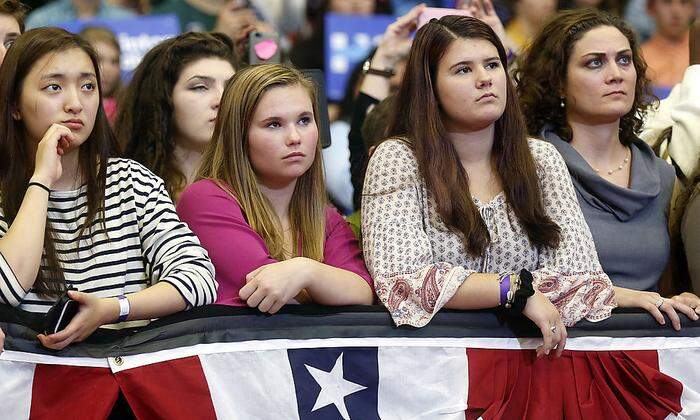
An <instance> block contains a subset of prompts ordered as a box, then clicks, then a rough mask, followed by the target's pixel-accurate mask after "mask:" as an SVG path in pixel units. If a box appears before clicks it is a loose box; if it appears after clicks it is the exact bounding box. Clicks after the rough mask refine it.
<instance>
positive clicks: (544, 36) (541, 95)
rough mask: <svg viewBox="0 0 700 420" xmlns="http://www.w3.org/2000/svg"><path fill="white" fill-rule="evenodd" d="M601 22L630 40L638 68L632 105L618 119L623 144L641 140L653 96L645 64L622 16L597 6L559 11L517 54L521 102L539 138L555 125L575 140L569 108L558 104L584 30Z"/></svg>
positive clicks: (563, 135)
mask: <svg viewBox="0 0 700 420" xmlns="http://www.w3.org/2000/svg"><path fill="white" fill-rule="evenodd" d="M600 26H612V27H614V28H616V29H617V30H619V31H620V32H621V33H622V34H623V35H624V36H625V38H627V40H628V41H629V44H630V48H631V50H632V63H633V64H634V68H635V69H636V71H637V82H636V85H635V91H634V102H633V104H632V109H631V110H630V111H629V112H628V113H627V114H625V115H624V116H623V117H622V118H620V142H621V143H622V144H624V145H629V144H630V143H632V141H634V140H635V139H636V138H637V134H638V133H639V131H640V130H641V128H642V123H643V122H644V121H643V119H642V116H643V114H644V112H645V111H646V110H647V108H648V107H649V104H650V100H653V99H655V98H654V96H653V95H652V93H651V89H650V82H649V79H648V78H647V75H646V74H647V65H646V62H645V61H644V59H643V58H642V55H641V49H640V48H639V44H638V43H637V39H636V37H635V36H634V32H632V29H630V27H629V26H628V25H627V24H626V23H625V22H624V21H623V20H622V19H620V18H618V17H616V16H613V15H611V14H610V13H606V12H601V11H598V10H595V9H581V10H568V11H565V12H561V13H559V14H557V15H555V16H554V17H553V18H552V20H550V21H549V23H547V24H546V25H545V27H544V28H543V29H542V30H541V31H540V32H539V33H538V34H537V36H535V39H533V40H532V42H531V43H530V44H529V46H528V47H527V48H526V49H525V51H524V52H523V53H522V54H521V55H520V56H519V57H518V65H517V70H516V72H515V79H516V80H517V83H518V87H517V89H518V96H519V97H520V106H521V107H522V110H523V114H524V115H525V122H526V124H527V128H528V132H529V133H530V134H531V135H533V136H539V134H540V131H541V130H542V129H543V128H544V127H545V126H549V127H551V128H552V129H553V130H554V132H555V133H556V134H557V135H558V136H559V137H561V138H562V139H563V140H566V141H571V138H572V135H573V133H572V131H571V126H569V123H568V121H567V120H566V109H565V108H563V107H561V105H560V101H561V99H560V97H559V92H564V90H565V89H564V88H565V86H566V74H567V69H568V66H569V57H570V56H571V52H572V51H573V49H574V45H575V44H576V42H578V41H579V40H580V39H581V38H582V37H583V36H584V35H585V34H586V32H588V31H590V30H591V29H595V28H597V27H600Z"/></svg>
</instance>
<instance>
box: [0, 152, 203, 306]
mask: <svg viewBox="0 0 700 420" xmlns="http://www.w3.org/2000/svg"><path fill="white" fill-rule="evenodd" d="M86 192H87V188H86V186H85V185H83V186H82V187H81V188H80V189H79V190H74V191H52V192H51V195H50V199H49V207H48V218H49V221H50V222H51V223H52V227H53V229H54V237H55V238H56V239H55V243H56V252H57V255H58V258H59V260H60V261H61V266H62V268H63V272H64V276H65V278H66V283H67V284H68V285H69V286H73V287H75V288H76V289H78V290H80V291H82V292H87V293H92V294H94V295H95V296H98V297H114V296H119V295H122V294H129V293H134V292H138V291H140V290H143V289H145V288H147V287H149V286H150V285H153V284H155V283H156V282H159V281H161V282H162V281H164V282H168V283H170V284H171V285H172V286H174V287H175V288H176V289H177V290H178V291H179V292H180V294H182V296H183V298H184V299H185V301H186V302H187V303H188V306H189V307H192V306H200V305H206V304H209V303H213V302H214V301H215V300H216V288H217V283H216V280H215V279H214V266H213V265H212V263H211V260H210V259H209V257H208V255H207V252H206V251H205V250H204V248H202V246H201V245H200V243H199V240H198V239H197V237H196V236H195V235H194V234H193V233H192V231H191V230H190V229H189V228H188V227H187V225H186V224H184V223H182V222H181V221H180V219H179V218H178V216H177V213H175V208H174V206H173V203H172V201H171V200H170V197H169V196H168V194H167V192H166V190H165V187H164V185H163V181H162V180H161V179H160V178H158V177H157V176H155V175H154V174H153V173H151V172H150V171H149V170H148V169H146V168H145V167H144V166H142V165H140V164H138V163H136V162H134V161H132V160H128V159H110V161H109V166H108V168H107V183H106V192H105V224H106V234H105V230H104V229H103V227H102V224H101V223H100V222H99V221H94V222H93V223H92V224H91V225H90V228H89V229H86V230H85V232H84V233H83V235H82V236H81V237H80V238H78V233H79V232H80V227H81V226H82V223H83V221H84V220H85V214H86V212H87V199H86ZM7 229H8V224H7V220H6V219H5V217H4V215H3V213H2V210H1V209H0V237H1V236H4V235H5V234H6V233H7ZM0 303H4V304H8V305H12V306H19V307H20V308H21V309H24V310H27V311H30V312H46V311H48V310H49V308H50V307H51V305H52V304H53V300H52V299H49V298H47V297H45V296H39V295H37V294H36V293H34V291H33V290H29V292H26V291H25V290H24V289H23V288H22V286H21V285H20V283H19V281H18V279H17V278H16V276H15V275H14V273H13V272H12V269H11V268H10V266H9V265H8V264H7V261H6V260H5V258H4V257H3V256H2V255H1V254H0Z"/></svg>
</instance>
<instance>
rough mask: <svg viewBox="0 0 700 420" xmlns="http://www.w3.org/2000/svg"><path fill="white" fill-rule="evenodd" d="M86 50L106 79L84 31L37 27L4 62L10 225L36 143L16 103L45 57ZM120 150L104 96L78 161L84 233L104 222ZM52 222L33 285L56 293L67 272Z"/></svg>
mask: <svg viewBox="0 0 700 420" xmlns="http://www.w3.org/2000/svg"><path fill="white" fill-rule="evenodd" d="M74 48H77V49H80V50H81V51H83V52H84V53H85V54H87V55H88V57H89V58H90V61H91V62H92V66H93V67H94V69H95V75H96V76H97V84H98V86H99V84H100V66H99V61H98V58H97V53H96V52H95V50H93V48H92V47H91V46H90V44H89V43H88V42H87V41H85V40H84V39H83V38H81V37H79V36H78V35H75V34H72V33H70V32H67V31H65V30H63V29H59V28H39V29H33V30H31V31H28V32H26V33H25V34H23V35H21V36H20V37H19V38H17V40H16V41H15V43H14V44H13V45H12V47H10V48H9V49H8V50H7V55H6V56H5V61H4V62H3V65H2V66H0V98H2V99H1V100H0V156H1V158H0V192H2V210H3V212H4V216H5V218H6V220H7V223H8V225H11V224H12V221H13V220H14V219H15V217H17V213H18V212H19V208H20V205H21V204H22V200H23V199H24V194H25V192H26V190H27V183H28V182H29V178H30V177H31V176H32V173H33V172H34V161H35V155H36V145H31V144H30V142H29V140H28V139H27V138H26V137H25V134H24V132H25V130H24V126H23V124H24V123H23V122H22V121H21V120H20V121H17V120H15V119H14V118H13V117H12V112H13V110H14V107H15V104H17V102H18V101H19V98H20V95H21V94H22V87H23V83H24V79H25V78H26V77H27V74H29V72H30V71H31V70H32V68H33V67H34V66H35V65H36V62H37V61H39V60H40V59H41V58H42V57H44V56H46V55H47V54H61V53H62V52H64V51H67V50H71V49H74ZM115 154H116V140H115V138H114V134H112V130H111V129H110V127H109V123H108V122H107V116H106V115H105V112H104V108H103V107H102V96H101V95H100V103H99V107H98V109H97V116H96V118H95V126H94V128H93V129H92V132H91V133H90V135H89V136H88V138H87V139H86V140H85V142H84V143H83V144H82V145H81V146H80V149H79V152H78V161H79V166H80V174H81V175H82V179H83V180H85V183H86V184H87V193H86V195H87V197H86V198H87V213H86V215H85V221H84V223H83V225H82V226H81V227H80V233H79V235H78V236H79V237H82V233H83V231H84V230H85V229H86V228H88V227H89V226H91V225H92V224H93V222H95V221H100V222H102V226H103V227H104V200H105V188H106V187H105V186H106V183H107V165H106V162H108V160H109V158H110V157H112V156H114V155H115ZM52 230H53V229H52V224H51V222H50V221H48V219H47V223H46V229H45V232H44V257H45V258H46V264H45V265H44V268H43V269H42V270H39V272H38V274H37V278H36V280H35V282H34V286H33V289H34V290H35V291H36V292H37V293H40V294H44V295H48V296H56V295H57V294H59V293H60V292H61V291H62V290H63V289H64V288H65V277H64V276H63V270H62V268H61V264H60V261H59V259H58V257H57V254H56V248H55V245H54V238H53V235H52V233H51V231H52Z"/></svg>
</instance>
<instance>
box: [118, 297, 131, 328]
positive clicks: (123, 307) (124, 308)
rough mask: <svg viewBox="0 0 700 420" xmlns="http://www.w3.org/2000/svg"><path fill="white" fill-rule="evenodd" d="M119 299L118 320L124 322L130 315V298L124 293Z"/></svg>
mask: <svg viewBox="0 0 700 420" xmlns="http://www.w3.org/2000/svg"><path fill="white" fill-rule="evenodd" d="M117 299H118V300H119V319H117V322H124V321H126V319H127V318H128V317H129V312H130V311H131V304H130V303H129V299H128V298H127V297H126V296H124V295H121V296H119V297H117Z"/></svg>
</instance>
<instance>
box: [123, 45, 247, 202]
mask: <svg viewBox="0 0 700 420" xmlns="http://www.w3.org/2000/svg"><path fill="white" fill-rule="evenodd" d="M207 57H218V58H221V59H223V60H226V61H228V62H230V63H231V65H232V66H233V68H234V69H237V68H238V60H237V58H236V55H235V53H234V50H233V42H232V41H231V39H230V38H229V37H227V36H226V35H224V34H219V33H203V32H188V33H185V34H181V35H179V36H177V37H175V38H170V39H166V40H165V41H163V42H161V43H160V44H158V45H156V46H155V47H153V48H152V49H151V50H150V51H148V52H147V53H146V55H145V56H144V57H143V59H142V60H141V63H139V65H138V66H137V67H136V70H135V71H134V74H133V77H132V79H131V82H130V83H129V85H128V86H127V87H126V89H124V92H123V94H122V96H121V97H120V100H119V101H118V104H119V105H118V110H117V117H116V119H115V123H114V131H115V132H116V135H117V139H118V140H119V143H120V145H121V146H122V147H123V148H124V150H125V157H127V158H129V159H134V160H136V161H137V162H139V163H141V164H143V165H144V166H146V167H147V168H148V169H150V170H151V171H152V172H153V173H155V174H156V175H158V176H159V177H161V178H163V180H164V181H165V187H166V189H167V190H168V194H170V197H171V198H172V199H173V201H176V200H177V197H178V195H179V194H180V192H182V190H183V188H184V187H185V185H186V183H187V180H186V178H185V175H184V174H183V173H182V171H181V170H180V169H179V168H178V167H177V165H176V164H175V158H174V157H173V152H174V150H175V143H174V141H173V121H172V119H173V112H174V108H173V89H174V88H175V84H176V83H177V80H178V78H179V77H180V73H181V72H182V70H183V69H184V68H185V67H186V66H187V65H188V64H190V63H192V62H194V61H197V60H199V59H202V58H207Z"/></svg>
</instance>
